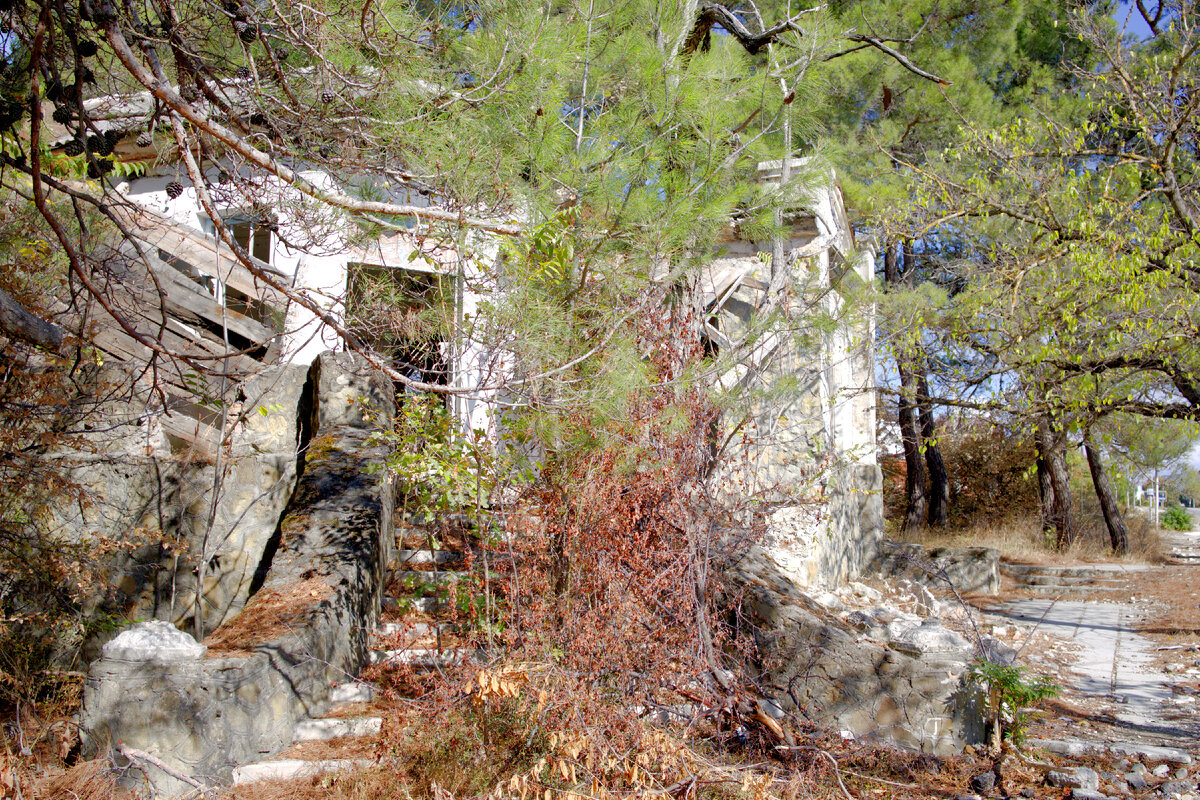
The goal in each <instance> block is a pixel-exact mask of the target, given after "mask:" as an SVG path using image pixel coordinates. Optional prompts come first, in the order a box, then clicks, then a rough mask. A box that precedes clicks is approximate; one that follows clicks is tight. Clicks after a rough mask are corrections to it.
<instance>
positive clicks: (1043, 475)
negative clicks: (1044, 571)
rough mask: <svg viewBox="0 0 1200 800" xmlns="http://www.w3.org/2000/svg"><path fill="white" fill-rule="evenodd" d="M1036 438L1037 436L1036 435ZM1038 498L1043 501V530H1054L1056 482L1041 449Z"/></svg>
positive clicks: (1038, 458)
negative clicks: (1054, 482) (1051, 479)
mask: <svg viewBox="0 0 1200 800" xmlns="http://www.w3.org/2000/svg"><path fill="white" fill-rule="evenodd" d="M1035 438H1036V437H1035ZM1037 479H1038V499H1039V500H1041V503H1042V532H1043V533H1046V532H1048V531H1052V530H1054V484H1053V483H1051V482H1050V468H1049V467H1047V466H1046V459H1044V458H1042V455H1041V450H1038V457H1037Z"/></svg>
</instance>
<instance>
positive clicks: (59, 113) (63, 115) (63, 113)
mask: <svg viewBox="0 0 1200 800" xmlns="http://www.w3.org/2000/svg"><path fill="white" fill-rule="evenodd" d="M50 118H51V119H53V120H54V121H55V122H57V123H58V124H59V125H70V124H71V109H69V108H67V107H66V106H59V107H58V108H56V109H54V113H53V114H51V115H50Z"/></svg>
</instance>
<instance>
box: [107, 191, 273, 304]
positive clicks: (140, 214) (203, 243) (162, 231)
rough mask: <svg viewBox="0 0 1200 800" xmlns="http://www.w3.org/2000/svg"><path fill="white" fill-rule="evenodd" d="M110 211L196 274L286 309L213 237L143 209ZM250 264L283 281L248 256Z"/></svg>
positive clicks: (140, 237) (266, 267)
mask: <svg viewBox="0 0 1200 800" xmlns="http://www.w3.org/2000/svg"><path fill="white" fill-rule="evenodd" d="M113 211H114V213H115V214H116V216H117V217H118V218H119V219H120V220H121V222H122V223H124V224H125V226H126V227H127V228H128V229H129V231H130V232H131V233H132V234H133V235H134V236H135V237H136V238H138V239H139V240H141V241H142V242H144V243H146V244H148V245H150V246H152V247H156V248H158V249H159V250H160V251H162V252H163V253H166V254H168V256H169V257H171V256H173V257H175V258H178V259H180V260H182V261H186V262H187V263H188V264H190V265H191V266H193V267H195V268H196V269H197V270H199V271H200V272H203V273H204V274H206V275H210V276H212V277H214V278H216V279H217V280H220V281H222V282H223V283H225V284H226V285H228V286H232V287H233V288H234V289H237V290H238V291H239V292H242V293H243V294H245V295H247V296H248V297H252V298H254V299H255V300H260V301H262V302H264V303H266V304H267V305H269V306H272V307H274V308H277V309H282V308H284V307H285V306H286V304H287V298H286V297H285V296H284V294H283V293H282V292H280V291H278V290H277V289H274V288H272V287H270V286H268V285H267V283H266V282H265V281H263V280H262V279H261V278H259V277H257V276H256V275H254V273H252V272H251V271H250V270H248V269H246V268H245V267H244V266H243V265H242V264H241V262H240V261H238V260H237V259H236V258H235V257H234V255H233V253H232V252H231V251H230V250H229V249H228V248H227V247H225V246H223V245H221V244H220V242H219V241H218V240H217V239H216V238H215V237H212V236H205V235H203V234H201V233H198V232H195V231H192V230H189V229H188V228H186V227H184V226H183V225H180V224H178V223H176V222H173V221H171V220H169V219H167V218H166V217H162V216H160V215H157V214H153V213H152V212H149V211H146V210H145V209H134V208H131V207H128V206H122V207H114V208H113ZM250 262H251V263H252V264H253V265H254V268H255V269H256V270H258V271H259V272H261V273H263V274H265V275H269V276H271V277H273V278H278V279H279V280H280V281H286V280H287V276H286V275H285V274H284V273H283V272H281V271H279V270H278V269H276V268H275V267H272V266H271V265H270V264H268V263H267V262H265V261H261V260H259V259H257V258H254V257H253V256H251V257H250Z"/></svg>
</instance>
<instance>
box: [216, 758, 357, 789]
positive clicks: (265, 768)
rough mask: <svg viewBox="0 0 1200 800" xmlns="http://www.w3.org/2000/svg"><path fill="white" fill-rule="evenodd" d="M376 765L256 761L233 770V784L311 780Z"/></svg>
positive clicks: (339, 760)
mask: <svg viewBox="0 0 1200 800" xmlns="http://www.w3.org/2000/svg"><path fill="white" fill-rule="evenodd" d="M374 764H375V762H374V761H372V760H371V759H369V758H327V759H323V760H320V761H301V760H299V759H296V758H285V759H280V760H279V761H255V762H253V763H251V764H243V765H241V766H240V767H234V768H233V784H234V786H239V785H242V784H246V783H255V782H257V781H266V780H289V779H291V778H309V777H312V776H314V775H324V774H326V773H329V772H341V771H343V770H351V769H365V768H367V767H370V766H374Z"/></svg>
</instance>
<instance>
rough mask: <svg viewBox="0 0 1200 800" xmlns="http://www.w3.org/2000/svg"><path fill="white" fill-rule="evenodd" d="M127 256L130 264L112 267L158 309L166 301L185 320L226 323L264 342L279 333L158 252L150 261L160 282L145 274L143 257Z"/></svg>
mask: <svg viewBox="0 0 1200 800" xmlns="http://www.w3.org/2000/svg"><path fill="white" fill-rule="evenodd" d="M127 258H128V259H129V261H128V262H126V265H119V266H111V267H110V268H111V270H112V271H113V272H114V273H118V272H119V274H120V277H121V278H123V279H126V280H128V281H129V282H130V283H133V284H134V286H131V287H130V290H131V292H137V293H138V294H139V297H138V298H137V299H138V300H139V301H140V303H142V304H144V305H146V306H148V307H151V308H154V309H158V308H160V304H161V305H165V306H166V310H167V313H168V314H172V315H174V316H178V317H179V318H180V319H181V320H183V321H184V322H194V323H200V321H201V320H203V321H207V322H208V323H209V324H211V325H215V326H217V327H220V326H221V325H222V323H224V325H225V327H226V328H227V329H228V330H230V331H232V332H233V333H236V334H237V335H238V336H241V337H242V338H245V339H248V340H250V341H251V342H254V343H255V344H261V345H263V346H266V345H267V344H268V343H269V342H270V341H271V340H272V338H273V337H274V336H275V332H274V331H272V330H271V329H270V328H268V327H267V326H265V325H263V324H262V323H261V322H259V321H258V320H256V319H252V318H251V317H248V316H246V315H244V314H241V313H239V312H237V311H234V310H232V309H229V308H226V307H225V306H223V305H222V304H221V303H218V302H217V299H216V298H215V297H213V296H212V295H211V294H209V293H208V292H207V291H205V290H204V288H203V287H201V286H200V285H199V284H197V283H195V282H194V281H192V280H190V279H189V278H188V277H187V276H185V275H184V274H183V273H181V272H180V271H179V270H177V269H175V268H174V267H172V266H171V265H170V264H167V263H166V262H164V261H163V260H161V259H160V258H158V256H157V254H148V257H147V259H146V261H147V262H149V264H150V271H151V272H152V273H153V275H154V278H155V279H156V280H157V282H158V286H155V285H154V282H153V281H151V280H150V276H148V275H146V274H145V265H144V263H143V262H142V261H141V259H139V258H137V257H136V256H135V255H133V254H128V255H127ZM110 263H111V262H110ZM159 287H161V289H162V291H161V292H160V291H159ZM155 316H157V315H155Z"/></svg>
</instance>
